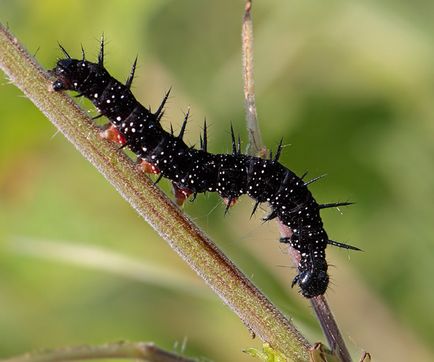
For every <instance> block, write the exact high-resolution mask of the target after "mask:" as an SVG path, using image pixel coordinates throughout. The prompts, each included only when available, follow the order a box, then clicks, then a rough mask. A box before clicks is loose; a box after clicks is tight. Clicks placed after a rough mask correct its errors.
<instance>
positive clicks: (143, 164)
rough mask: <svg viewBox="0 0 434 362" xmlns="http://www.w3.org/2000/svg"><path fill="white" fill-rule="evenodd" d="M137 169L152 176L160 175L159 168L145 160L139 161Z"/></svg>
mask: <svg viewBox="0 0 434 362" xmlns="http://www.w3.org/2000/svg"><path fill="white" fill-rule="evenodd" d="M137 169H138V170H140V171H142V172H144V173H149V174H151V175H158V174H159V173H160V169H159V168H158V167H157V166H155V165H154V164H153V163H151V162H149V161H146V160H144V159H143V158H140V159H138V160H137Z"/></svg>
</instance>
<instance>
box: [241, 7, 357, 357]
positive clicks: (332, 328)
mask: <svg viewBox="0 0 434 362" xmlns="http://www.w3.org/2000/svg"><path fill="white" fill-rule="evenodd" d="M251 9H252V0H247V1H246V6H245V13H244V18H243V30H242V48H243V75H244V97H245V104H246V120H247V130H248V132H249V139H250V145H249V150H248V152H249V153H250V154H254V153H258V152H259V153H260V150H266V147H265V146H264V144H263V143H262V137H261V130H260V127H259V123H258V120H257V113H256V101H255V89H254V79H253V25H252V17H251ZM253 146H254V147H253ZM263 156H264V154H263ZM279 226H280V233H281V236H282V237H286V238H289V237H291V235H292V231H291V229H290V228H288V227H285V226H284V225H283V224H282V223H279ZM289 249H290V250H289V255H291V258H292V260H293V262H294V265H298V260H299V254H298V252H297V251H296V250H293V249H292V248H291V247H289ZM310 303H311V304H312V307H313V310H314V311H315V313H316V316H317V318H318V320H319V322H320V325H321V328H322V330H323V333H324V335H325V336H326V338H327V341H328V344H329V346H330V349H331V350H332V351H334V353H335V354H336V355H337V356H338V357H339V358H340V359H341V360H342V361H343V362H350V361H351V357H350V354H349V352H348V349H347V347H346V345H345V342H344V340H343V338H342V335H341V333H340V331H339V328H338V325H337V323H336V321H335V319H334V317H333V313H332V312H331V310H330V308H329V305H328V303H327V300H326V299H325V297H324V296H323V295H322V296H318V297H316V298H312V299H310Z"/></svg>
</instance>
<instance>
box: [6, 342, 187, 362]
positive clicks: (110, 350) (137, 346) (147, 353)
mask: <svg viewBox="0 0 434 362" xmlns="http://www.w3.org/2000/svg"><path fill="white" fill-rule="evenodd" d="M107 358H124V359H132V360H140V361H147V362H194V361H195V360H194V359H190V358H186V357H182V356H179V355H176V354H174V353H171V352H168V351H165V350H163V349H161V348H159V347H157V346H156V345H154V344H153V343H150V342H116V343H107V344H103V345H100V346H77V347H67V348H60V349H53V350H46V351H37V352H32V353H26V354H24V355H22V356H17V357H11V358H6V359H1V360H0V362H63V361H65V362H66V361H81V360H90V359H95V360H96V359H107Z"/></svg>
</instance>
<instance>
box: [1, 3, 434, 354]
mask: <svg viewBox="0 0 434 362" xmlns="http://www.w3.org/2000/svg"><path fill="white" fill-rule="evenodd" d="M243 9H244V4H243V1H241V0H237V1H231V0H223V1H210V0H202V1H199V0H184V1H175V0H159V1H158V0H153V1H151V0H147V1H139V0H135V1H132V0H131V1H120V0H118V1H84V0H80V1H79V0H74V1H70V0H64V1H54V0H51V1H49V0H46V1H30V0H27V1H25V0H21V1H20V0H14V1H7V0H2V1H0V21H1V22H3V23H7V24H8V25H9V28H10V29H11V31H12V32H13V33H14V34H15V35H16V36H17V38H18V39H19V40H20V41H21V42H22V43H23V44H24V45H25V46H26V48H27V49H28V50H29V51H30V52H31V53H33V54H35V57H36V59H37V60H38V61H39V62H40V63H41V64H42V65H43V66H44V67H46V68H52V67H53V66H54V64H55V62H56V59H57V57H60V56H61V53H60V51H59V49H58V46H57V41H59V42H61V44H62V45H63V46H64V47H65V48H66V49H67V50H68V51H69V52H70V53H71V54H72V55H73V56H76V57H79V56H80V54H81V52H80V44H83V46H84V48H85V49H86V51H87V54H88V57H89V58H90V59H94V58H95V57H96V55H97V52H98V42H99V37H100V35H101V33H104V34H105V37H106V39H107V40H108V42H107V56H106V59H107V60H106V66H107V68H108V69H109V70H110V71H111V72H112V74H113V75H114V76H115V77H117V78H119V79H126V77H127V75H128V73H129V70H130V65H131V63H132V61H133V60H134V57H135V56H136V54H138V56H139V61H138V71H137V77H136V79H135V82H134V84H133V88H134V93H135V94H136V95H137V98H138V99H139V100H140V101H141V102H143V103H144V104H145V105H150V106H151V107H152V108H153V109H155V108H156V107H157V106H158V104H159V102H160V101H161V99H162V97H163V95H164V93H165V91H166V90H167V89H168V88H169V87H172V95H171V97H170V99H169V102H168V107H167V112H166V114H165V117H164V120H163V123H164V127H165V128H166V129H167V128H169V127H170V123H172V124H173V125H174V128H175V129H179V127H180V121H181V119H182V118H183V116H184V112H185V111H186V110H187V107H188V106H191V109H192V112H191V113H192V120H191V122H190V124H189V128H188V131H187V133H188V134H187V139H188V142H189V143H190V144H198V140H199V133H200V131H201V127H202V122H203V118H204V117H206V119H207V121H208V123H209V125H210V127H209V143H210V144H209V148H210V150H211V151H212V152H226V151H227V150H228V149H229V147H230V141H229V127H230V122H232V123H233V125H234V128H235V129H236V130H237V131H238V132H240V133H241V135H242V137H243V140H244V143H243V146H246V144H247V137H246V131H245V121H244V106H243V93H242V73H241V51H240V43H241V41H240V29H241V19H242V14H243ZM253 16H254V34H255V78H256V99H257V107H258V115H259V120H260V124H261V128H262V132H263V138H264V140H265V143H266V145H267V146H268V147H270V148H274V147H276V145H277V144H278V142H279V140H280V138H281V137H284V142H285V145H286V147H285V148H284V153H283V156H282V163H284V164H285V165H287V166H288V167H289V168H290V169H292V170H294V171H295V172H296V173H298V174H302V173H303V172H305V171H307V170H308V171H309V176H311V177H314V176H318V175H320V174H323V173H327V178H325V179H323V180H322V181H320V182H317V183H315V184H314V185H312V186H311V190H312V192H313V193H314V195H315V197H316V198H317V200H319V201H320V202H333V201H347V200H351V201H355V202H356V204H355V205H354V206H351V207H348V208H345V209H341V210H340V211H339V210H336V209H331V210H328V211H324V212H323V215H324V223H325V225H326V230H327V232H328V234H329V236H330V237H331V238H332V239H335V240H339V241H342V242H347V243H350V244H353V245H357V246H359V247H360V248H362V249H363V250H364V252H363V253H355V252H347V251H345V250H341V249H337V248H333V247H330V248H328V249H327V255H328V260H329V262H330V264H331V265H332V267H331V268H330V273H331V275H332V278H333V284H332V286H331V287H330V289H329V290H328V292H327V297H328V299H329V302H330V304H331V307H332V309H333V311H334V313H335V316H336V318H337V320H338V323H339V325H340V327H341V330H342V333H343V335H344V337H345V339H346V340H347V343H348V346H349V348H350V349H351V352H352V354H353V356H354V358H355V359H356V360H357V358H358V356H359V355H360V354H361V353H362V351H363V350H367V351H369V352H371V353H372V355H373V357H374V360H376V361H432V360H434V349H433V345H434V313H433V306H434V282H433V275H434V256H433V254H434V252H433V250H434V3H433V2H432V1H428V0H415V1H412V2H393V1H388V0H382V1H372V0H371V1H369V0H368V1H363V2H360V1H355V0H346V1H344V0H334V1H333V0H331V1H326V2H319V1H310V0H308V1H287V0H268V1H260V0H257V1H255V2H254V8H253ZM77 101H78V102H79V103H80V104H81V105H82V106H83V107H88V108H89V109H90V110H91V111H90V112H91V114H92V115H95V114H96V113H95V110H93V109H92V108H91V107H89V103H88V102H86V101H83V100H81V99H80V100H77ZM0 125H1V127H0V259H1V260H0V357H7V356H12V355H14V354H20V353H24V352H26V351H31V350H35V349H43V348H55V347H61V346H70V345H79V344H100V343H104V342H111V341H118V340H133V341H153V342H155V343H157V344H158V345H159V346H161V347H164V348H166V349H169V350H172V351H175V352H178V353H184V354H186V355H188V356H194V357H198V358H202V359H203V360H207V361H209V360H212V361H251V360H252V357H250V356H248V355H246V354H243V353H242V350H243V349H246V348H250V347H254V348H260V346H261V341H260V340H258V339H251V335H250V333H249V331H248V330H247V329H246V328H245V327H244V326H243V325H242V323H241V322H240V320H239V319H238V318H237V317H236V316H235V315H234V314H233V313H232V312H231V310H230V309H229V308H228V307H226V306H225V305H224V304H223V302H222V301H221V300H220V299H218V297H217V296H216V295H215V294H213V293H212V292H211V291H210V289H209V288H208V287H207V286H206V285H204V283H203V282H202V280H201V279H199V278H198V277H197V276H196V274H195V273H194V272H192V271H191V270H190V269H189V268H188V267H187V266H186V265H184V263H183V262H182V261H181V259H180V258H179V257H178V256H177V255H176V254H175V253H174V252H173V251H172V250H171V249H170V248H169V247H168V245H167V244H166V243H165V242H164V241H163V240H161V239H160V238H159V237H158V236H157V235H156V233H155V232H154V231H153V230H152V229H151V228H150V227H149V226H148V225H147V224H145V223H144V221H143V220H142V219H141V218H139V217H138V216H137V215H136V214H135V212H134V211H133V210H132V209H131V208H130V207H129V205H128V204H127V203H126V202H125V201H124V200H123V199H122V198H121V197H120V196H119V195H118V194H117V193H116V192H115V191H114V189H113V188H112V187H111V186H110V185H109V184H108V183H107V182H106V180H105V179H104V178H103V177H102V176H101V175H99V174H98V172H97V171H96V170H95V169H94V168H93V167H91V166H90V164H89V163H88V162H87V161H85V159H84V158H83V157H82V156H81V155H80V154H79V153H78V152H76V151H75V149H74V148H73V147H72V146H71V144H69V143H68V142H67V141H66V140H65V139H64V137H63V136H62V135H61V134H59V133H58V132H57V131H56V129H55V128H54V127H53V126H52V125H51V124H50V122H49V121H48V120H47V119H45V118H44V116H43V115H42V114H41V113H40V112H39V111H38V109H37V108H36V107H35V106H34V105H33V104H32V103H31V102H30V101H29V100H28V99H26V98H25V97H23V96H22V94H21V93H20V92H19V91H18V90H17V89H16V88H15V87H14V86H13V85H11V84H9V82H8V80H7V79H6V78H5V77H3V78H2V81H1V84H0ZM160 184H161V185H162V187H163V188H164V189H165V190H166V191H167V192H168V193H170V186H169V183H168V182H167V181H163V182H161V183H160ZM252 206H253V202H252V201H251V200H250V199H248V198H243V199H242V200H240V202H239V203H238V204H237V207H235V208H233V209H231V211H230V213H229V215H228V216H227V217H223V210H224V208H223V206H222V202H221V201H220V200H219V199H218V198H217V197H216V196H215V195H207V196H205V197H204V196H200V197H198V199H197V200H196V201H195V202H194V203H187V205H186V206H185V211H186V213H188V214H189V215H191V216H192V218H193V219H194V220H195V221H196V222H197V223H198V224H199V225H200V226H201V227H202V228H203V229H204V230H205V231H206V232H207V233H208V234H209V235H211V236H212V238H213V239H214V240H215V241H216V243H217V244H218V245H219V246H220V247H221V248H222V249H223V250H224V251H225V253H227V255H228V256H229V257H230V258H231V259H232V260H233V261H234V262H235V263H236V264H237V265H238V266H239V267H240V268H241V269H242V270H243V271H244V272H245V273H246V274H247V275H248V276H249V277H250V278H251V279H252V281H253V282H254V283H255V284H256V285H257V286H258V287H259V288H260V289H261V290H263V291H264V292H265V293H266V295H267V296H269V298H270V299H271V300H272V301H273V302H274V303H275V304H276V305H277V306H278V307H279V308H280V309H281V310H282V311H283V312H284V313H285V314H287V315H288V316H289V317H290V318H291V319H292V320H293V321H294V323H295V324H296V325H297V327H298V328H299V329H300V330H301V331H302V332H303V334H305V335H306V336H307V337H308V338H309V340H310V341H311V342H315V341H323V342H325V341H324V338H323V336H322V335H321V331H320V329H319V326H318V323H317V321H316V319H315V318H314V316H313V311H312V310H311V308H310V307H309V303H308V302H307V301H306V300H305V299H303V298H302V297H301V296H299V295H298V293H297V290H296V288H295V289H293V290H292V289H291V288H290V284H291V280H292V278H293V277H294V275H295V270H294V269H293V267H292V265H291V262H290V260H289V257H288V255H287V252H286V250H285V248H284V247H283V246H282V245H279V243H278V241H277V240H278V230H277V227H276V224H275V223H273V222H271V223H267V224H262V222H261V217H262V216H264V215H265V213H266V211H267V210H266V207H265V206H264V207H263V209H262V210H260V212H258V213H257V215H256V216H255V217H254V218H253V219H252V220H249V215H250V211H251V207H252Z"/></svg>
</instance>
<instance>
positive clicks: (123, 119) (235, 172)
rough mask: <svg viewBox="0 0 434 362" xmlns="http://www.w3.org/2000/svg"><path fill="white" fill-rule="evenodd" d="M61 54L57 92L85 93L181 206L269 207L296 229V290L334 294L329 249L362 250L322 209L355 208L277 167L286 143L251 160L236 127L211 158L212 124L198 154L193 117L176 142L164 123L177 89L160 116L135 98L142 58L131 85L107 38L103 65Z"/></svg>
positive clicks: (112, 131)
mask: <svg viewBox="0 0 434 362" xmlns="http://www.w3.org/2000/svg"><path fill="white" fill-rule="evenodd" d="M59 45H60V44H59ZM60 48H61V50H62V52H63V54H64V55H65V56H66V58H65V59H61V60H59V61H58V62H57V65H56V67H55V68H54V69H53V70H52V73H53V74H54V75H55V76H56V77H57V79H56V81H55V82H54V83H53V89H54V90H55V91H61V90H73V91H77V92H78V93H79V94H78V96H84V97H86V98H89V99H90V100H91V101H92V103H93V104H94V105H95V106H96V107H97V108H98V110H99V111H100V112H101V114H100V116H102V115H104V116H106V117H107V118H108V119H109V120H110V123H111V128H110V132H109V135H108V136H107V138H112V139H115V140H117V141H118V142H119V143H122V144H123V146H128V147H129V148H130V149H131V151H133V152H134V153H135V154H136V155H137V157H138V159H139V160H142V162H143V163H144V165H145V170H146V171H147V172H150V173H160V176H159V179H160V178H161V177H162V176H164V177H166V178H168V179H170V180H172V183H173V185H174V188H175V194H176V195H177V198H178V200H181V201H183V200H184V199H186V198H187V197H189V196H190V195H191V194H194V195H196V194H197V193H201V192H218V193H219V194H220V195H221V196H222V197H223V198H224V200H225V202H226V205H227V207H226V211H227V209H228V208H229V207H230V206H231V205H232V204H233V203H234V201H235V200H236V198H238V197H239V196H241V195H243V194H247V195H249V196H250V197H251V198H253V199H254V200H255V201H256V204H255V206H254V209H253V212H252V214H253V213H254V212H255V211H256V208H257V207H258V205H259V204H260V203H262V202H268V204H269V205H270V207H271V213H270V214H269V215H268V216H267V217H266V218H265V220H271V219H273V218H276V217H277V218H279V219H280V221H281V222H282V223H283V224H284V225H286V226H288V227H289V228H290V229H291V230H292V233H293V234H292V236H291V237H290V238H281V239H280V241H281V242H284V243H289V244H290V245H291V246H292V247H293V248H294V249H295V250H297V251H298V252H299V253H300V261H299V264H298V275H297V276H296V277H295V278H294V280H293V282H292V286H294V285H295V284H297V283H298V285H299V287H300V290H301V293H302V294H303V295H304V296H305V297H306V298H312V297H315V296H318V295H321V294H324V293H325V291H326V289H327V286H328V283H329V276H328V274H327V268H328V266H327V262H326V259H325V248H326V247H327V244H332V245H335V246H339V247H343V248H346V249H353V250H360V249H358V248H355V247H353V246H350V245H347V244H343V243H339V242H336V241H332V240H329V238H328V236H327V233H326V232H325V230H324V228H323V223H322V220H321V217H320V210H321V209H324V208H329V207H337V206H346V205H349V204H350V203H348V202H342V203H339V202H338V203H333V204H323V205H320V204H318V203H317V202H316V201H315V199H314V198H313V196H312V194H311V193H310V191H309V190H308V188H307V185H309V184H310V183H311V182H313V181H315V180H316V179H314V180H311V181H308V182H304V181H303V180H302V179H303V177H301V178H300V177H297V176H296V175H295V174H294V173H293V172H292V171H290V170H289V169H287V168H286V167H285V166H283V165H281V164H280V163H279V162H278V160H279V156H280V153H281V149H282V142H281V143H280V145H279V147H278V149H277V152H276V153H275V155H274V157H272V155H270V158H269V159H262V158H258V157H252V156H248V155H244V154H242V153H241V150H240V142H239V140H238V144H236V142H235V136H234V132H233V129H232V127H231V131H232V132H231V133H232V146H233V150H232V153H231V154H211V153H209V152H207V132H206V122H205V126H204V133H203V137H202V136H201V138H200V145H201V147H200V149H198V150H197V149H193V148H191V147H189V146H187V145H186V144H185V143H184V142H183V140H182V138H183V135H184V131H185V127H186V123H187V119H188V114H187V115H186V117H185V119H184V122H183V124H182V127H181V131H180V133H179V134H178V135H177V136H174V134H173V130H171V132H170V133H168V132H166V131H164V130H163V129H162V127H161V125H160V119H161V117H162V115H163V108H164V105H165V102H166V100H167V97H168V93H169V92H170V91H169V92H168V93H167V94H166V96H165V98H164V100H163V102H162V103H161V105H160V107H159V108H158V110H157V111H156V112H155V113H152V112H151V111H150V110H149V109H147V108H145V107H143V106H142V105H141V104H140V103H139V102H138V101H137V100H136V99H135V98H134V96H133V94H132V93H131V91H130V87H131V83H132V81H133V78H134V72H135V67H136V62H137V58H136V60H135V62H134V64H133V67H132V70H131V73H130V76H129V77H128V79H127V81H126V84H125V85H124V84H122V83H120V82H119V81H117V80H116V79H114V78H113V77H112V76H111V75H110V74H109V73H108V71H107V70H106V69H105V68H104V65H103V62H104V41H103V40H102V41H101V48H100V52H99V56H98V63H91V62H89V61H87V60H86V58H85V53H84V50H83V49H82V52H83V57H82V59H81V60H79V59H72V58H71V57H70V56H69V54H68V53H67V52H66V50H65V49H64V48H63V47H62V46H60ZM100 116H98V117H100ZM110 134H111V137H110ZM113 135H114V137H113ZM159 179H158V180H159Z"/></svg>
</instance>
